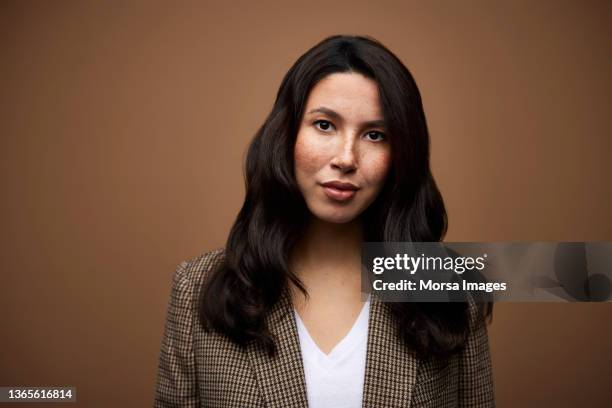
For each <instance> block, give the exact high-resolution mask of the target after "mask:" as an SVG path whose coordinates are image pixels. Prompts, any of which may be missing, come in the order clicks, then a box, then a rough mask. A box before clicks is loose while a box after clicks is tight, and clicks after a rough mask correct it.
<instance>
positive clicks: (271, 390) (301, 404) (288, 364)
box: [247, 290, 308, 408]
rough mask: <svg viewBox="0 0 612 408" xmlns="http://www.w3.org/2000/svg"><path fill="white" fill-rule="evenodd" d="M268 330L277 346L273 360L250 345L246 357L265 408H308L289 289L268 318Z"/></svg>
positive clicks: (258, 347) (257, 347) (259, 348)
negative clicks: (249, 362)
mask: <svg viewBox="0 0 612 408" xmlns="http://www.w3.org/2000/svg"><path fill="white" fill-rule="evenodd" d="M266 319H267V324H268V329H269V330H270V332H271V333H272V334H273V335H274V337H275V340H276V342H277V343H276V344H277V345H278V347H277V355H276V357H275V358H270V357H268V355H267V353H266V351H265V350H264V349H263V348H262V347H261V346H259V345H255V344H254V343H251V344H250V345H249V347H248V348H247V354H248V356H249V359H250V361H251V365H252V367H253V370H254V372H255V376H256V378H257V382H258V384H259V386H260V390H261V393H262V396H263V398H264V400H265V402H266V407H268V408H307V407H308V400H307V398H306V383H305V379H304V367H303V365H302V354H301V350H300V343H299V338H298V334H297V326H296V324H295V316H294V315H293V304H292V303H291V298H290V294H289V291H288V290H285V291H283V294H282V295H281V298H280V300H279V301H278V302H277V303H276V305H275V306H274V308H273V309H272V311H271V312H270V313H269V314H268V316H267V318H266Z"/></svg>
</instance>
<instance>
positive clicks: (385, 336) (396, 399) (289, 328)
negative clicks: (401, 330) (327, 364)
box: [247, 290, 418, 408]
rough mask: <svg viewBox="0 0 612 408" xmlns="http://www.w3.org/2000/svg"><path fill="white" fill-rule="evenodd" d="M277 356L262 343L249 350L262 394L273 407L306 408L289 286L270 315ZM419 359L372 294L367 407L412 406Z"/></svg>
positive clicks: (267, 403) (365, 387) (270, 407)
mask: <svg viewBox="0 0 612 408" xmlns="http://www.w3.org/2000/svg"><path fill="white" fill-rule="evenodd" d="M266 320H267V322H266V323H267V324H268V329H269V330H270V332H271V333H272V335H273V336H274V337H275V339H276V341H277V344H278V345H279V347H277V353H278V354H277V356H276V357H275V358H269V357H268V355H267V353H266V351H265V350H264V349H263V348H262V347H261V346H260V345H258V344H254V343H251V344H250V345H249V346H248V348H247V354H248V356H249V359H250V362H251V365H252V368H253V370H254V372H255V376H256V378H257V382H258V384H259V387H260V390H261V393H262V396H263V398H264V400H265V402H266V406H267V407H269V408H307V407H308V400H307V397H306V385H305V380H304V366H303V364H302V354H301V350H300V344H299V338H298V332H297V326H296V322H295V315H294V313H293V304H292V302H291V297H290V294H289V290H285V291H283V294H282V295H281V298H280V300H279V301H278V302H277V304H276V305H275V306H274V308H273V309H272V311H271V312H270V313H269V314H268V316H267V317H266ZM417 368H418V360H417V358H416V356H415V354H414V353H413V352H412V351H411V350H409V349H408V348H407V347H406V346H405V345H403V344H402V342H400V341H399V338H398V337H397V324H396V323H395V320H394V319H393V316H392V315H391V314H390V313H389V311H388V309H387V307H386V305H385V303H383V302H381V301H380V300H379V299H378V297H377V296H375V295H374V294H372V296H371V304H370V315H369V323H368V345H367V356H366V367H365V380H364V388H363V404H362V407H363V408H372V407H409V406H410V400H411V397H412V390H413V388H414V384H415V382H416V374H417Z"/></svg>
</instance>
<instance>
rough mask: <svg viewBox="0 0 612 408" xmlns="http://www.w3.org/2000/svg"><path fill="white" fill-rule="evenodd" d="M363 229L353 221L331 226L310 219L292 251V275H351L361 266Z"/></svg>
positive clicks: (315, 219)
mask: <svg viewBox="0 0 612 408" xmlns="http://www.w3.org/2000/svg"><path fill="white" fill-rule="evenodd" d="M362 228H363V226H362V222H361V219H359V218H357V219H355V220H353V221H351V222H348V223H342V224H335V223H330V222H326V221H322V220H320V219H318V218H316V217H311V219H310V221H309V222H308V224H307V226H306V228H305V231H304V234H303V236H302V237H301V238H300V240H299V241H298V243H297V244H296V246H295V248H294V249H293V251H292V256H291V258H290V263H291V265H292V268H293V269H294V271H295V272H296V273H297V274H298V275H300V274H301V273H300V272H302V273H308V274H309V275H310V274H327V273H328V272H329V271H330V270H334V271H336V272H335V273H334V274H336V275H337V274H342V273H347V274H353V273H354V272H355V267H356V268H358V271H357V272H359V268H360V265H361V243H362V240H363V229H362Z"/></svg>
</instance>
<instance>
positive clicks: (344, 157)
mask: <svg viewBox="0 0 612 408" xmlns="http://www.w3.org/2000/svg"><path fill="white" fill-rule="evenodd" d="M355 148H356V146H355V138H353V137H351V136H346V137H344V138H343V139H342V142H341V143H340V146H338V147H337V151H336V153H335V154H334V156H333V158H332V160H331V166H332V167H333V168H334V169H337V170H340V171H341V172H343V173H348V172H350V171H353V170H355V169H356V168H357V155H356V153H355Z"/></svg>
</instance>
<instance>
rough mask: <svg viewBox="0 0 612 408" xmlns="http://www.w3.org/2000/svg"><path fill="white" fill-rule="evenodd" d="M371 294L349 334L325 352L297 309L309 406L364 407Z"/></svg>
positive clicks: (296, 318)
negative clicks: (362, 405)
mask: <svg viewBox="0 0 612 408" xmlns="http://www.w3.org/2000/svg"><path fill="white" fill-rule="evenodd" d="M370 297H371V295H368V299H367V300H366V302H365V304H364V305H363V308H362V309H361V312H360V313H359V316H358V317H357V320H356V321H355V323H354V324H353V327H352V328H351V329H350V330H349V332H348V333H347V334H346V336H345V337H344V338H343V339H342V340H340V342H339V343H338V344H336V346H335V347H334V348H333V349H332V351H330V352H329V354H325V353H323V352H322V351H321V349H320V348H319V347H318V346H317V344H316V343H315V342H314V340H312V337H310V334H309V333H308V330H307V329H306V326H305V325H304V322H302V319H301V318H300V315H299V314H298V313H297V311H296V310H295V308H294V309H293V312H294V314H295V320H296V324H297V329H298V335H299V338H300V347H301V350H302V361H303V364H304V375H305V377H306V394H307V397H308V407H309V408H361V401H362V396H363V382H364V375H365V363H366V350H367V343H368V320H369V315H370V313H369V311H370Z"/></svg>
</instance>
